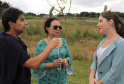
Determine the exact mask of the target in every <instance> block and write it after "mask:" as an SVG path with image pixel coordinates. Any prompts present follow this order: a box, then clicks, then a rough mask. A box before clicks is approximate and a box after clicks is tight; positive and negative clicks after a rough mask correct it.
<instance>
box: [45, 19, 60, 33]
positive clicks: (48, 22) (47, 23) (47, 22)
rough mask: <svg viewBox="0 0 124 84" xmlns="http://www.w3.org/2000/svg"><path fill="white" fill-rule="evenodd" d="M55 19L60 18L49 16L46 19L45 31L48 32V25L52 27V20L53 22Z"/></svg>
mask: <svg viewBox="0 0 124 84" xmlns="http://www.w3.org/2000/svg"><path fill="white" fill-rule="evenodd" d="M53 20H58V19H57V18H48V19H47V20H46V22H45V23H44V30H45V33H47V34H48V31H47V29H46V27H50V26H51V22H52V21H53ZM58 21H59V20H58Z"/></svg>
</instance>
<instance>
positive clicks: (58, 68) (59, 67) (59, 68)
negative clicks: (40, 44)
mask: <svg viewBox="0 0 124 84" xmlns="http://www.w3.org/2000/svg"><path fill="white" fill-rule="evenodd" d="M47 38H48V40H49V41H51V39H50V38H49V37H47ZM55 49H56V52H57V54H58V59H59V58H60V57H59V46H58V47H57V48H55ZM60 59H61V58H60ZM57 70H61V66H58V67H57Z"/></svg>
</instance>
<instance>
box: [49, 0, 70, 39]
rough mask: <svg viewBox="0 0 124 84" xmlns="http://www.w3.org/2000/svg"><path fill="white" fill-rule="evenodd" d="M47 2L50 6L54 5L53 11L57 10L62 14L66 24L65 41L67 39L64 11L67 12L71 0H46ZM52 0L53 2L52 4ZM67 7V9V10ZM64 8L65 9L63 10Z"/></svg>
mask: <svg viewBox="0 0 124 84" xmlns="http://www.w3.org/2000/svg"><path fill="white" fill-rule="evenodd" d="M50 1H51V2H50ZM47 2H48V3H49V5H50V6H51V9H52V7H54V9H53V10H52V12H53V11H57V12H59V14H62V15H64V18H65V26H66V41H67V23H66V13H69V11H70V8H71V2H72V0H56V1H55V0H47ZM52 2H53V4H52ZM67 9H68V10H67ZM64 10H66V11H67V12H66V11H64Z"/></svg>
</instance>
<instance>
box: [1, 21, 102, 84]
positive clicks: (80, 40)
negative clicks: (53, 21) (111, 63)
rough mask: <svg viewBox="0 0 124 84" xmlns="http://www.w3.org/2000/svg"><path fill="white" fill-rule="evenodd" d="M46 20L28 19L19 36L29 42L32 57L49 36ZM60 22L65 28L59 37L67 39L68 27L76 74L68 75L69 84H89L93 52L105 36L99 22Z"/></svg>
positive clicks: (34, 81) (33, 83) (35, 82)
mask: <svg viewBox="0 0 124 84" xmlns="http://www.w3.org/2000/svg"><path fill="white" fill-rule="evenodd" d="M44 21H45V20H44V19H31V20H27V22H28V25H27V29H26V32H25V33H23V34H22V35H20V36H19V37H20V38H22V40H23V41H24V42H25V43H26V44H27V47H28V53H29V54H30V55H31V56H32V57H33V54H34V52H35V48H36V45H37V43H38V42H39V41H40V40H41V39H44V38H46V37H47V36H46V34H45V33H44V29H43V23H44ZM60 22H61V25H62V26H63V29H62V31H61V33H60V36H59V37H61V38H65V39H66V33H65V30H66V27H67V31H68V32H67V35H68V39H67V43H68V46H69V50H70V54H71V56H72V57H73V62H72V66H73V69H74V74H73V75H71V76H67V77H68V84H88V76H89V71H90V65H91V63H92V59H93V54H94V52H95V50H96V48H97V46H98V44H99V42H100V41H101V40H102V38H103V36H102V35H101V34H100V33H99V32H98V29H97V26H96V25H97V22H85V21H83V20H82V21H77V20H67V26H66V25H65V21H64V20H60ZM2 30H3V28H2V24H1V23H0V31H2ZM32 84H37V81H36V80H33V79H32Z"/></svg>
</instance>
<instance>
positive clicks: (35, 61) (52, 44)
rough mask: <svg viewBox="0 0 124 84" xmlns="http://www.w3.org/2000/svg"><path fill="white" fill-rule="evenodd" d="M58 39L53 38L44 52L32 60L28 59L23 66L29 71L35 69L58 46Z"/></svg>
mask: <svg viewBox="0 0 124 84" xmlns="http://www.w3.org/2000/svg"><path fill="white" fill-rule="evenodd" d="M57 39H58V38H53V39H52V41H51V42H50V44H49V45H48V46H47V47H46V48H45V49H44V51H43V52H42V53H41V54H39V55H38V56H36V57H34V58H30V59H28V60H27V61H26V62H25V63H24V64H23V66H24V67H27V68H31V69H34V70H35V69H37V68H38V67H39V66H40V65H41V64H42V63H43V62H44V61H45V60H46V58H47V56H48V55H49V54H50V52H51V50H52V49H53V48H54V47H56V46H57V45H58V40H57Z"/></svg>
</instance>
